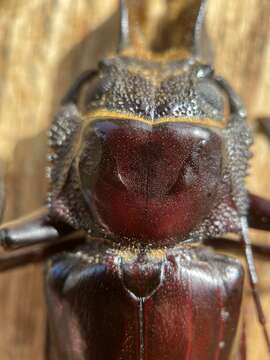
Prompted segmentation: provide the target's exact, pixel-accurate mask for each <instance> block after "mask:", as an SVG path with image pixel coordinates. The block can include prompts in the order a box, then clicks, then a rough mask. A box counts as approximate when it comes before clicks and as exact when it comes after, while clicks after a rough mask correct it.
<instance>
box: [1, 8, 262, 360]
mask: <svg viewBox="0 0 270 360" xmlns="http://www.w3.org/2000/svg"><path fill="white" fill-rule="evenodd" d="M194 9H195V11H196V13H197V17H196V21H195V24H194V32H193V34H194V35H193V46H192V51H191V53H189V54H187V53H186V52H183V53H182V52H181V53H180V52H178V51H177V52H175V53H168V54H164V55H162V56H157V55H155V54H153V53H151V52H149V51H147V50H146V49H143V48H141V47H137V45H136V46H135V45H134V43H133V40H134V38H135V40H136V34H134V31H135V30H133V29H132V28H131V27H129V26H128V23H129V14H128V8H127V6H126V4H125V3H124V1H123V2H121V12H122V16H121V36H120V42H119V49H118V53H117V54H116V55H113V56H111V57H108V58H106V59H105V60H103V61H101V62H100V65H99V68H98V69H97V70H94V71H90V72H86V73H85V74H83V75H82V77H80V79H78V81H77V82H76V84H75V85H74V86H73V87H72V89H71V91H70V92H69V93H68V94H67V96H66V97H65V99H64V100H63V105H62V108H61V110H60V112H59V113H58V114H57V115H56V117H55V119H54V121H53V124H52V126H51V129H50V131H49V141H50V149H51V152H50V155H49V160H50V162H51V166H50V170H49V172H50V174H49V175H50V178H51V191H50V194H49V196H48V206H47V208H46V209H45V210H42V211H41V212H39V213H38V214H34V216H32V217H31V218H29V219H27V220H23V221H19V222H17V223H16V224H11V225H8V226H6V225H4V226H3V227H2V229H1V243H2V245H3V246H5V247H6V248H9V249H12V248H16V249H18V248H21V247H26V246H33V245H36V244H39V245H40V246H42V248H41V250H42V251H40V252H38V253H37V252H35V251H33V250H32V251H31V248H29V252H27V253H18V257H17V258H16V257H14V256H13V257H11V258H8V257H7V258H5V259H4V260H5V261H4V260H2V261H1V268H2V270H4V269H7V268H10V267H12V266H17V265H21V264H24V263H25V262H29V261H35V260H36V259H37V258H38V260H40V259H41V258H42V257H47V256H48V255H52V254H54V256H52V257H50V260H49V263H48V266H47V279H46V281H47V299H48V308H49V318H50V339H49V344H50V349H49V355H48V356H49V358H51V359H108V358H109V359H140V360H142V359H146V358H147V359H170V360H173V359H179V358H180V359H182V358H183V359H184V358H190V359H229V358H231V357H234V356H235V357H238V356H241V358H244V356H245V355H244V352H245V350H244V347H243V346H242V343H241V341H240V338H241V337H242V324H241V319H240V312H241V299H242V285H243V269H242V267H241V265H240V263H239V262H238V261H236V260H235V259H233V258H229V257H227V256H221V255H217V254H215V253H214V252H213V251H211V250H210V249H209V248H207V247H205V246H203V245H202V244H203V243H204V242H206V241H208V242H211V243H212V245H213V246H214V245H215V242H216V243H218V242H220V241H221V240H220V239H219V238H220V237H222V236H223V235H224V234H226V233H228V232H233V233H236V234H240V236H241V239H242V240H243V245H244V248H245V251H246V257H247V260H248V265H249V271H250V279H251V284H252V286H253V290H254V297H255V300H256V303H257V310H258V314H259V318H260V321H261V323H262V326H263V329H264V333H265V337H266V340H267V342H268V344H269V340H268V335H267V331H266V328H265V320H264V316H263V312H262V309H261V305H260V299H259V296H258V293H257V286H256V285H257V279H256V272H255V269H254V263H253V256H252V251H251V244H250V241H249V237H248V232H247V216H248V209H249V208H250V212H249V214H250V223H251V225H253V226H254V227H264V228H267V226H268V225H267V224H265V223H263V222H262V221H261V214H259V216H258V209H261V207H262V204H263V202H262V200H260V199H257V198H254V197H250V199H249V197H248V194H247V191H246V189H245V186H244V179H245V176H246V169H247V164H248V158H249V147H250V145H251V142H252V137H251V134H250V131H249V130H248V128H247V125H246V112H245V109H244V107H243V105H242V103H241V101H240V99H239V98H238V96H237V95H236V94H235V93H234V91H233V89H232V88H231V87H230V85H229V84H228V83H227V82H226V81H225V80H224V79H222V78H221V77H219V76H216V75H215V73H214V71H213V69H212V66H211V60H210V58H211V56H210V55H211V50H210V48H209V43H208V40H207V34H206V33H205V30H204V17H205V11H206V2H205V1H203V2H202V3H201V4H200V2H197V4H194ZM209 63H210V65H209ZM250 200H251V203H250ZM250 204H251V206H250ZM255 210H256V211H255ZM264 215H265V216H268V215H267V213H266V214H264ZM268 217H269V216H268ZM82 231H83V233H82ZM85 234H86V235H85ZM224 241H225V240H224ZM44 246H46V247H44ZM206 330H207V332H206ZM103 342H104V343H105V344H106V346H103ZM240 343H241V346H240Z"/></svg>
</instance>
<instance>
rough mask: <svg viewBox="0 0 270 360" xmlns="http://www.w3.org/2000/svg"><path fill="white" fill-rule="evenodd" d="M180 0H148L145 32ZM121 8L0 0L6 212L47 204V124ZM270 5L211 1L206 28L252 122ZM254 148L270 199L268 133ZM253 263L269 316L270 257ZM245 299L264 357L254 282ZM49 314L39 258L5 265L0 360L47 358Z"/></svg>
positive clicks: (259, 236) (253, 353)
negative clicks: (20, 264)
mask: <svg viewBox="0 0 270 360" xmlns="http://www.w3.org/2000/svg"><path fill="white" fill-rule="evenodd" d="M179 2H181V0H145V1H144V7H145V14H146V18H145V20H146V24H149V25H148V27H147V29H148V31H149V33H151V32H153V31H154V30H156V26H155V24H157V23H156V22H155V20H156V19H159V18H160V16H162V15H163V14H164V11H166V9H167V5H170V6H169V8H170V9H171V11H172V13H171V16H172V17H173V16H174V13H173V11H175V9H176V8H177V3H179ZM116 8H117V1H116V0H102V1H99V0H76V1H72V0H24V1H21V0H1V1H0V158H1V160H2V163H3V166H4V170H5V180H6V186H7V189H6V190H7V207H6V214H5V219H12V218H17V217H18V216H21V215H23V214H25V213H27V212H29V211H31V210H33V209H35V208H37V207H39V206H40V205H41V204H42V202H43V200H44V197H45V193H46V179H45V175H44V174H45V171H44V168H45V158H46V129H47V127H48V124H49V123H50V119H51V116H52V114H53V113H54V112H55V110H56V108H57V104H58V102H59V100H60V98H61V97H62V96H63V94H64V93H65V91H66V89H67V88H68V86H69V85H70V84H71V83H72V81H73V80H74V79H75V78H76V77H77V75H78V74H79V73H80V72H81V71H82V70H84V69H87V68H89V67H92V66H94V64H95V63H96V61H97V59H99V58H100V57H102V56H103V55H104V54H105V53H106V52H108V51H110V50H111V49H114V46H115V45H114V44H115V41H116V38H117V28H118V25H117V14H116ZM269 13H270V1H269V0H260V1H258V0H241V1H235V0H209V13H208V28H209V32H210V34H211V37H212V39H213V41H214V44H215V49H216V69H217V72H219V73H220V74H222V75H224V76H225V77H226V78H227V79H228V80H229V81H230V82H231V83H232V85H233V86H234V87H235V89H236V90H237V91H238V92H239V93H240V94H241V95H242V97H243V99H244V101H245V103H246V105H247V108H248V110H249V114H250V120H251V124H252V126H254V127H256V126H255V123H254V122H252V121H253V119H254V118H255V117H256V116H257V115H264V114H270V96H269V91H270V26H269ZM150 17H151V22H147V19H148V18H150ZM172 31H173V29H172ZM253 152H254V158H253V160H252V168H251V170H250V173H251V175H250V177H249V179H248V187H249V188H250V189H251V190H252V191H254V192H256V193H257V194H262V195H265V196H268V197H269V198H270V186H269V176H270V170H269V166H270V158H269V155H270V146H269V144H268V143H267V141H266V138H265V137H264V135H263V134H260V133H259V134H257V136H256V142H255V145H254V148H253ZM252 238H253V239H254V241H262V242H267V241H268V242H269V244H270V237H269V236H267V234H264V233H259V232H254V231H253V232H252ZM257 264H258V270H259V272H260V278H261V290H262V294H263V300H264V305H265V307H266V309H267V313H268V317H269V318H270V264H269V263H267V262H262V261H259V260H258V262H257ZM246 298H247V305H246V314H247V327H248V353H249V357H248V360H266V359H268V358H269V357H268V356H267V355H266V352H265V346H264V342H263V339H262V337H261V331H260V329H259V327H258V324H257V322H256V315H255V311H254V306H253V303H252V302H251V301H250V297H249V294H248V291H247V292H246ZM45 323H46V316H45V306H44V298H43V278H42V267H41V266H28V267H26V268H24V269H23V270H19V271H17V270H16V271H11V272H9V273H6V274H1V276H0V359H1V360H34V359H35V360H39V359H43V357H42V353H43V347H44V329H45ZM269 329H270V327H269ZM198 360H199V359H198ZM200 360H203V359H200Z"/></svg>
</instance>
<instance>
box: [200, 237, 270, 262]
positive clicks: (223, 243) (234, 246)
mask: <svg viewBox="0 0 270 360" xmlns="http://www.w3.org/2000/svg"><path fill="white" fill-rule="evenodd" d="M205 245H209V246H211V247H213V248H215V249H218V250H225V251H226V250H228V251H234V252H237V253H238V254H239V253H243V246H242V244H241V242H240V241H239V240H232V239H229V238H218V239H216V238H210V239H207V240H206V241H205ZM251 247H252V251H253V253H254V254H255V255H256V256H261V257H263V258H265V259H267V260H269V258H270V245H267V244H266V245H263V244H252V245H251Z"/></svg>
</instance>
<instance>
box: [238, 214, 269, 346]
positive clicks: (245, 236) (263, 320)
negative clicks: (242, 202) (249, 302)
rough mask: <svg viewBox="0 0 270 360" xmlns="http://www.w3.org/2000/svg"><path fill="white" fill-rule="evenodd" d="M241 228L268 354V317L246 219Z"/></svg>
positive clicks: (244, 218) (243, 218) (250, 279)
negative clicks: (265, 311) (262, 298)
mask: <svg viewBox="0 0 270 360" xmlns="http://www.w3.org/2000/svg"><path fill="white" fill-rule="evenodd" d="M241 227H242V242H243V245H244V249H245V257H246V262H247V267H248V273H249V282H250V286H251V290H252V296H253V299H254V302H255V306H256V310H257V315H258V319H259V322H260V324H261V326H262V329H263V333H264V337H265V340H266V344H267V348H268V352H269V353H270V338H269V334H268V331H267V328H266V317H265V314H264V311H263V307H262V302H261V298H260V293H259V285H258V284H259V281H258V275H257V272H256V267H255V262H254V256H253V251H252V245H251V241H250V238H249V235H248V222H247V218H246V217H242V218H241Z"/></svg>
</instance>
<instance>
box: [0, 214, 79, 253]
mask: <svg viewBox="0 0 270 360" xmlns="http://www.w3.org/2000/svg"><path fill="white" fill-rule="evenodd" d="M71 231H72V232H73V231H74V230H73V229H70V227H68V226H67V225H64V224H61V223H57V224H54V223H52V222H51V221H50V218H49V216H48V211H47V210H46V209H45V208H42V209H40V210H38V211H37V212H35V213H33V214H31V215H30V216H27V217H23V218H21V219H19V220H17V221H14V222H11V223H8V224H4V225H2V226H1V228H0V245H1V246H3V247H4V248H6V249H17V248H22V247H26V246H30V245H35V244H46V243H49V242H54V241H55V240H58V239H60V238H61V237H62V236H63V235H65V234H68V233H70V232H71Z"/></svg>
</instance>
